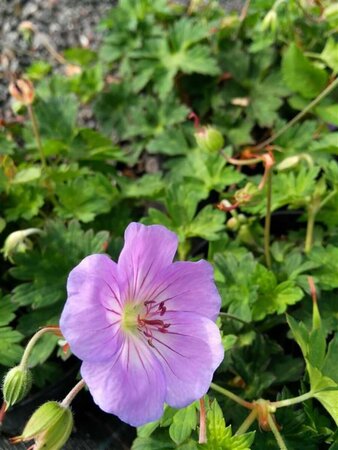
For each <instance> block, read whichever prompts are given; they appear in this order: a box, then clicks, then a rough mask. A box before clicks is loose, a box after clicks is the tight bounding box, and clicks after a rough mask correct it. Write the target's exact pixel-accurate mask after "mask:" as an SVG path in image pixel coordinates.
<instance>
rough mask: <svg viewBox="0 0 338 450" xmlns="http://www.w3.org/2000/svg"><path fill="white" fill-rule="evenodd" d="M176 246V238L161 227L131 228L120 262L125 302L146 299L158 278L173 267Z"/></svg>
mask: <svg viewBox="0 0 338 450" xmlns="http://www.w3.org/2000/svg"><path fill="white" fill-rule="evenodd" d="M177 244H178V239H177V236H176V235H175V234H174V233H172V232H171V231H169V230H168V229H167V228H165V227H163V226H162V225H151V226H145V225H142V224H140V223H131V224H130V225H129V226H128V228H127V229H126V232H125V244H124V247H123V250H122V252H121V254H120V257H119V260H118V268H119V273H120V276H121V278H123V279H124V280H125V282H126V284H127V289H126V290H125V291H124V295H123V298H124V300H125V301H126V300H134V301H135V300H136V301H137V300H140V301H143V300H145V299H146V293H147V291H148V290H149V288H151V287H152V283H153V279H154V278H155V276H156V274H157V273H158V272H159V271H160V270H161V269H163V268H165V267H167V266H169V265H170V264H171V263H172V261H173V258H174V256H175V253H176V250H177Z"/></svg>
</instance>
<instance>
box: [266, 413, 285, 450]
mask: <svg viewBox="0 0 338 450" xmlns="http://www.w3.org/2000/svg"><path fill="white" fill-rule="evenodd" d="M268 423H269V425H270V428H271V431H272V432H273V435H274V436H275V439H276V441H277V444H278V447H279V448H280V450H288V449H287V446H286V445H285V442H284V440H283V438H282V435H281V434H280V432H279V430H278V427H277V425H276V424H275V421H274V420H273V418H272V416H271V414H269V415H268Z"/></svg>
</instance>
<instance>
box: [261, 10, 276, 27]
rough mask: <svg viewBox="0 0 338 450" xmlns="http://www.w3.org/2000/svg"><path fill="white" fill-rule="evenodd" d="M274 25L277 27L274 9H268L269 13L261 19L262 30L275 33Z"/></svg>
mask: <svg viewBox="0 0 338 450" xmlns="http://www.w3.org/2000/svg"><path fill="white" fill-rule="evenodd" d="M276 25H277V13H276V11H275V10H274V9H270V11H269V12H268V13H267V14H266V16H265V17H264V19H263V22H262V30H263V31H265V30H268V29H270V30H271V31H275V30H276Z"/></svg>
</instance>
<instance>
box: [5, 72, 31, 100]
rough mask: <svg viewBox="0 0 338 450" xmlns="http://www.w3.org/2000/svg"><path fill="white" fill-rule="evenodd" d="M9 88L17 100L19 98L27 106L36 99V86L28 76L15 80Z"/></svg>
mask: <svg viewBox="0 0 338 450" xmlns="http://www.w3.org/2000/svg"><path fill="white" fill-rule="evenodd" d="M8 90H9V93H10V94H11V96H12V97H13V98H15V100H18V101H19V102H21V103H23V104H24V105H26V106H27V105H31V104H32V103H33V101H34V96H35V91H34V86H33V84H32V82H31V81H29V80H27V79H26V78H20V79H18V80H16V81H13V82H12V83H10V85H9V88H8Z"/></svg>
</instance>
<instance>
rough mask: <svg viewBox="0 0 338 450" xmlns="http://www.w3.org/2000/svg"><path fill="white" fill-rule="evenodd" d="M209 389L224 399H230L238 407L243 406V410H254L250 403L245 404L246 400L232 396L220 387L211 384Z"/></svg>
mask: <svg viewBox="0 0 338 450" xmlns="http://www.w3.org/2000/svg"><path fill="white" fill-rule="evenodd" d="M210 387H211V389H213V390H214V391H217V392H219V393H220V394H223V395H225V396H226V397H228V398H231V400H233V401H234V402H236V403H238V404H239V405H241V406H244V408H247V409H253V408H254V405H253V404H252V403H250V402H247V401H246V400H243V399H242V398H241V397H239V396H238V395H236V394H233V393H232V392H230V391H228V390H227V389H225V388H223V387H221V386H218V385H217V384H215V383H211V385H210Z"/></svg>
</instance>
